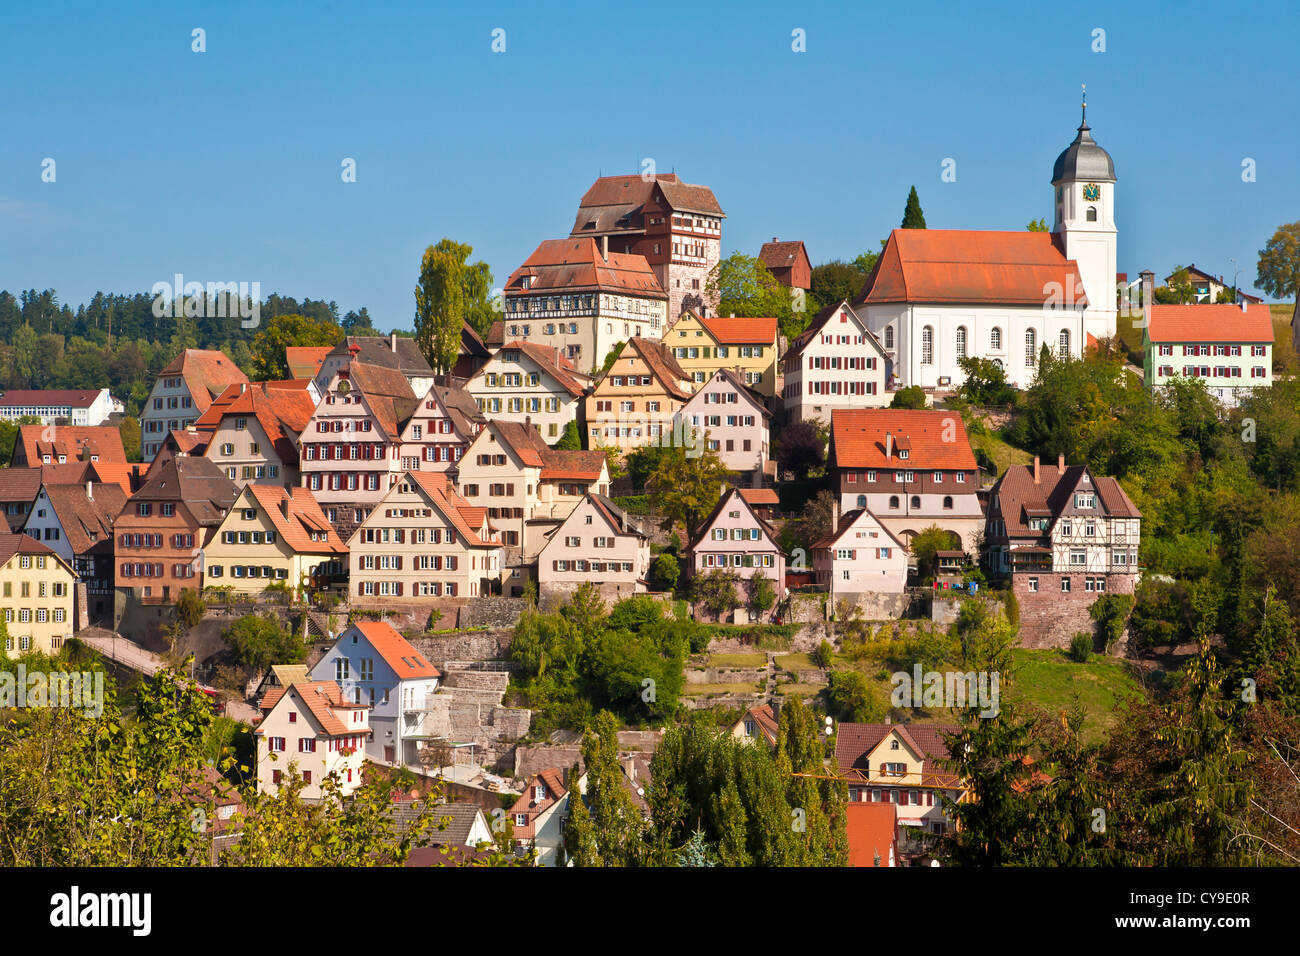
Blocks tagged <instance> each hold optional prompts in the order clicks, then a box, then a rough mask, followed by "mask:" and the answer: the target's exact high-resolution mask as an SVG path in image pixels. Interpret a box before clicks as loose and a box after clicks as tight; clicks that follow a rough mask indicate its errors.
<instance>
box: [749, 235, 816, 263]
mask: <svg viewBox="0 0 1300 956" xmlns="http://www.w3.org/2000/svg"><path fill="white" fill-rule="evenodd" d="M800 256H802V257H803V258H804V259H807V258H808V251H807V250H806V249H805V248H804V244H803V242H802V241H801V240H799V239H787V240H785V241H779V240H776V239H774V240H772V241H771V242H765V243H763V248H761V249H759V250H758V258H759V261H760V262H762V263H763V265H765V266H767V267H768V269H789V268H792V267H793V266H794V265H795V263H796V262H798V260H799V257H800Z"/></svg>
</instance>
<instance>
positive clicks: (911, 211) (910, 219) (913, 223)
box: [901, 186, 925, 229]
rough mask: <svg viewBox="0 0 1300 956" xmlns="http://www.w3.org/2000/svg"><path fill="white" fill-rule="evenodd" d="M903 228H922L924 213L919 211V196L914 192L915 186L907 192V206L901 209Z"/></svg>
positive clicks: (923, 226)
mask: <svg viewBox="0 0 1300 956" xmlns="http://www.w3.org/2000/svg"><path fill="white" fill-rule="evenodd" d="M901 228H903V229H924V228H925V213H923V212H921V197H920V196H918V195H917V194H916V187H915V186H913V187H912V191H911V192H910V193H908V194H907V208H906V209H904V210H903V224H902V227H901Z"/></svg>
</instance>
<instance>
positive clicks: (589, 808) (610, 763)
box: [565, 711, 648, 866]
mask: <svg viewBox="0 0 1300 956" xmlns="http://www.w3.org/2000/svg"><path fill="white" fill-rule="evenodd" d="M582 760H583V764H584V766H585V767H586V777H587V787H586V792H585V793H583V792H580V790H579V788H578V785H577V779H576V775H575V778H574V779H573V782H572V783H571V784H570V786H569V809H570V814H571V816H570V825H569V828H568V829H569V830H570V832H569V833H568V834H566V841H565V843H566V848H567V849H568V851H569V858H570V859H571V860H572V861H573V865H574V866H639V865H641V864H643V863H644V862H645V861H646V855H647V850H648V847H647V845H646V843H645V840H644V837H645V833H646V826H645V820H644V818H643V817H642V816H641V811H640V810H638V809H637V807H636V804H635V803H634V802H633V801H632V791H631V787H630V785H629V784H630V781H628V779H627V777H626V776H625V775H624V773H623V766H622V763H621V762H620V761H619V758H618V721H617V720H616V719H615V717H614V715H613V714H610V713H608V712H604V711H603V712H601V713H600V714H598V715H597V716H596V719H595V721H593V723H592V726H591V727H590V728H588V730H587V732H586V733H585V734H584V735H583V738H582ZM578 803H581V804H583V808H582V809H581V810H579V809H578V808H577V806H576V804H578ZM575 821H581V822H578V832H577V833H574V832H572V831H573V824H574V822H575Z"/></svg>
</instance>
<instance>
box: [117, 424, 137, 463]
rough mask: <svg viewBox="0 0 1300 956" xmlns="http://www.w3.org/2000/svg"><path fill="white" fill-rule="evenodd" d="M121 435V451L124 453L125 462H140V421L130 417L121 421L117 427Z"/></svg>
mask: <svg viewBox="0 0 1300 956" xmlns="http://www.w3.org/2000/svg"><path fill="white" fill-rule="evenodd" d="M118 431H119V432H121V433H122V450H123V451H124V452H126V460H127V461H139V460H140V420H139V419H137V418H132V417H130V416H128V417H126V418H124V419H122V424H121V425H119V426H118Z"/></svg>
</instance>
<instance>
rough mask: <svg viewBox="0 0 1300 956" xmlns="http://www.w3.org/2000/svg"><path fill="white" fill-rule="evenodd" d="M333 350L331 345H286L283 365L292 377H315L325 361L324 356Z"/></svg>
mask: <svg viewBox="0 0 1300 956" xmlns="http://www.w3.org/2000/svg"><path fill="white" fill-rule="evenodd" d="M333 350H334V347H333V346H332V345H286V346H285V348H284V361H285V365H287V366H288V368H289V374H290V375H292V376H293V377H294V378H315V377H316V373H318V372H319V371H320V367H321V365H323V364H324V362H325V356H327V355H329V354H330V352H332V351H333Z"/></svg>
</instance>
